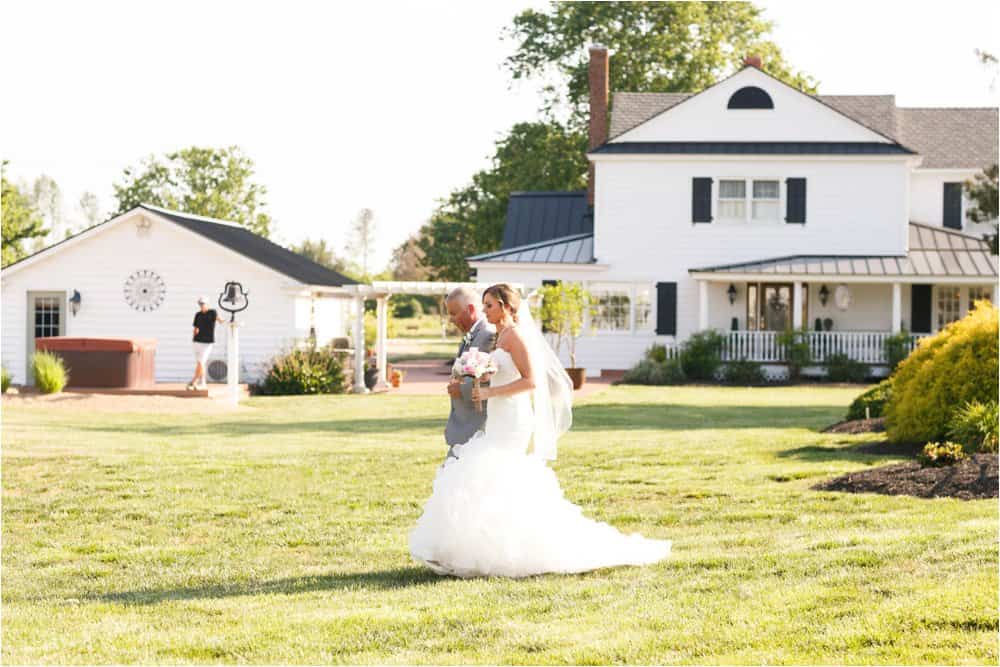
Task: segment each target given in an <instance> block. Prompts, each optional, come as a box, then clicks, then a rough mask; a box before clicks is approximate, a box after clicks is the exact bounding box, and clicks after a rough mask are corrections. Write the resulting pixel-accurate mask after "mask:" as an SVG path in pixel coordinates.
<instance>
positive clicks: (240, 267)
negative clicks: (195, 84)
mask: <svg viewBox="0 0 1000 667" xmlns="http://www.w3.org/2000/svg"><path fill="white" fill-rule="evenodd" d="M230 281H236V282H239V283H241V284H242V286H243V288H244V289H245V290H246V291H247V293H248V300H249V307H248V308H247V309H246V310H245V311H243V312H241V313H238V314H237V316H236V318H237V321H238V322H240V323H241V326H240V357H241V363H240V379H241V381H244V382H247V381H249V382H253V381H255V380H257V379H259V378H260V377H261V376H262V374H263V372H264V371H265V370H266V368H267V365H268V362H269V361H270V360H271V358H272V357H274V356H275V355H276V354H279V353H281V352H282V351H285V350H287V349H290V348H291V347H293V346H294V345H296V344H299V343H301V342H303V341H305V340H307V339H308V338H309V337H310V336H315V338H316V342H317V343H318V344H319V345H323V344H326V343H327V342H329V341H330V339H331V338H334V337H339V336H344V335H345V334H346V333H347V331H348V329H349V327H350V323H351V321H352V310H351V309H352V308H353V307H354V304H355V300H354V293H355V291H356V289H357V288H355V287H352V286H353V285H356V284H357V283H356V282H355V281H354V280H351V279H350V278H347V277H346V276H343V275H341V274H339V273H337V272H336V271H332V270H330V269H328V268H326V267H324V266H321V265H319V264H316V263H315V262H312V261H310V260H309V259H306V258H305V257H302V256H301V255H298V254H296V253H293V252H291V251H289V250H287V249H285V248H283V247H281V246H279V245H277V244H275V243H273V242H271V241H269V240H267V239H265V238H263V237H261V236H258V235H256V234H254V233H253V232H251V231H249V230H247V229H246V228H245V227H242V226H240V225H236V224H233V223H231V222H226V221H224V220H216V219H213V218H205V217H201V216H196V215H189V214H187V213H181V212H177V211H170V210H166V209H162V208H159V207H155V206H150V205H146V204H143V205H140V206H137V207H136V208H134V209H132V210H130V211H128V212H127V213H123V214H121V215H119V216H117V217H115V218H113V219H111V220H108V221H107V222H104V223H101V224H99V225H96V226H94V227H91V228H90V229H87V230H86V231H84V232H81V233H79V234H77V235H75V236H72V237H70V238H68V239H66V240H64V241H62V242H60V243H57V244H55V245H53V246H50V247H48V248H46V249H44V250H42V251H40V252H38V253H35V254H34V255H31V256H29V257H26V258H24V259H22V260H20V261H18V262H16V263H14V264H11V265H10V266H8V267H6V268H5V269H3V271H2V273H0V290H2V304H0V306H2V315H3V322H2V334H3V340H2V342H3V344H2V357H3V358H2V362H3V365H4V367H5V368H6V369H7V370H8V371H9V372H10V373H11V375H12V377H13V382H14V383H18V384H30V383H31V381H32V380H31V374H30V368H29V365H30V360H31V352H32V351H33V350H34V348H35V339H36V338H38V337H43V336H71V337H97V338H154V339H156V341H157V348H156V380H157V382H182V381H187V380H188V379H190V377H191V375H192V372H193V370H194V357H193V353H192V346H191V335H192V320H193V317H194V313H195V311H196V310H197V309H198V305H197V299H198V297H199V296H201V295H204V296H207V297H208V298H209V302H210V303H211V304H212V307H213V308H215V309H216V310H217V311H218V312H219V315H220V316H222V317H224V318H225V319H227V320H228V318H229V316H228V314H227V313H226V312H225V311H223V310H222V309H221V308H219V305H218V302H219V299H220V293H221V292H222V289H223V287H224V285H225V284H226V283H227V282H230ZM225 361H226V332H225V327H223V326H222V325H218V326H217V327H216V345H215V347H214V349H213V352H212V355H211V357H210V359H209V374H210V376H211V377H212V378H213V379H217V380H222V379H224V378H225V377H226V366H225Z"/></svg>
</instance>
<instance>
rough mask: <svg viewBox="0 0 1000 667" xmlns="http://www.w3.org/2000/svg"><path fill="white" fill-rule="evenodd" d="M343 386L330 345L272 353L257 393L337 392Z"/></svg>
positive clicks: (344, 387) (340, 370)
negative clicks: (271, 358)
mask: <svg viewBox="0 0 1000 667" xmlns="http://www.w3.org/2000/svg"><path fill="white" fill-rule="evenodd" d="M345 389H346V385H345V381H344V367H343V364H342V363H341V361H340V356H339V354H338V353H335V352H334V351H333V348H332V347H329V346H327V347H322V348H319V349H316V350H310V349H306V350H292V351H291V352H288V353H286V354H283V355H281V356H279V357H276V358H275V359H274V360H272V362H271V367H270V368H269V369H268V371H267V375H265V376H264V380H263V381H262V382H261V384H260V387H259V391H260V393H261V394H270V395H272V396H281V395H298V394H341V393H343V392H344V390H345Z"/></svg>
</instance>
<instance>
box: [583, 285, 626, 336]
mask: <svg viewBox="0 0 1000 667" xmlns="http://www.w3.org/2000/svg"><path fill="white" fill-rule="evenodd" d="M590 295H591V297H592V298H593V304H594V306H593V310H592V312H591V317H590V326H591V327H592V328H594V329H597V330H598V331H629V330H630V329H631V328H632V326H631V325H632V322H631V319H632V318H631V312H632V311H631V309H632V299H631V298H630V294H629V289H628V285H621V286H620V287H619V286H612V285H607V286H599V287H596V288H592V289H591V291H590Z"/></svg>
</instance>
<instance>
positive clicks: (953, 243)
mask: <svg viewBox="0 0 1000 667" xmlns="http://www.w3.org/2000/svg"><path fill="white" fill-rule="evenodd" d="M909 245H910V250H909V252H908V253H907V254H906V255H901V256H896V255H795V256H791V257H776V258H773V259H764V260H758V261H752V262H740V263H736V264H724V265H719V266H708V267H703V268H696V269H689V271H690V272H704V273H760V274H792V275H800V276H804V277H810V276H831V277H832V276H870V277H887V276H899V277H901V278H904V277H911V278H912V277H917V278H937V277H962V278H983V279H984V280H987V279H988V280H990V281H993V280H996V277H997V257H996V255H992V254H991V253H990V245H989V243H988V242H987V241H986V240H984V239H981V238H976V237H974V236H968V235H967V234H962V233H961V232H956V231H952V230H949V229H944V228H942V227H933V226H931V225H924V224H920V223H916V222H911V223H910V226H909Z"/></svg>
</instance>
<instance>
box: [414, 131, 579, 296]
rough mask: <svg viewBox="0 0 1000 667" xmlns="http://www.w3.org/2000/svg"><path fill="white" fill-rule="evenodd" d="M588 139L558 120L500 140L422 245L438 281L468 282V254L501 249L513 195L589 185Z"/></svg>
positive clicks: (424, 234) (423, 234) (444, 207)
mask: <svg viewBox="0 0 1000 667" xmlns="http://www.w3.org/2000/svg"><path fill="white" fill-rule="evenodd" d="M586 147H587V138H586V135H584V134H582V133H579V132H572V131H570V130H568V129H567V128H566V126H564V125H562V124H561V123H559V122H557V121H548V122H534V123H518V124H516V125H514V127H512V128H511V130H510V132H508V133H507V135H506V136H505V137H503V138H502V139H500V140H499V141H497V142H496V151H495V152H494V154H493V157H492V160H491V166H490V168H489V169H484V170H482V171H479V172H477V173H475V174H474V175H473V176H472V182H471V183H470V184H469V185H467V186H465V187H464V188H461V189H459V190H455V191H454V192H452V193H451V195H449V196H448V198H447V199H446V200H444V201H443V202H441V203H440V204H439V206H438V208H437V209H436V210H435V211H434V213H433V214H432V215H431V219H430V221H429V222H428V223H427V224H426V225H424V227H423V228H422V229H421V231H420V238H419V240H418V241H417V244H418V245H419V246H420V249H421V250H422V251H423V252H424V253H425V255H426V256H425V258H424V260H423V261H424V264H425V265H426V266H427V267H428V268H429V272H430V275H431V277H432V278H434V279H435V280H459V281H460V280H468V278H469V265H468V264H467V263H466V261H465V258H466V257H467V256H468V255H474V254H477V253H484V252H489V251H491V250H496V249H497V248H499V247H500V241H501V239H502V238H503V226H504V221H505V220H506V217H507V201H508V199H509V198H510V193H511V192H516V191H519V190H579V189H582V188H585V187H586V183H587V158H586V156H585V155H584V153H585V151H586Z"/></svg>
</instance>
